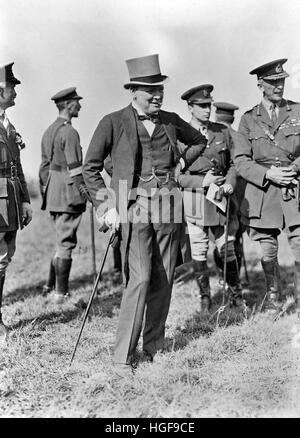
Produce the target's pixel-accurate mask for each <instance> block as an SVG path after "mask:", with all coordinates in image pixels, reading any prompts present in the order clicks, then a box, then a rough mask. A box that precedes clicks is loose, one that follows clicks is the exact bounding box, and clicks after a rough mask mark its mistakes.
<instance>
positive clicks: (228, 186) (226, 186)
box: [221, 184, 233, 195]
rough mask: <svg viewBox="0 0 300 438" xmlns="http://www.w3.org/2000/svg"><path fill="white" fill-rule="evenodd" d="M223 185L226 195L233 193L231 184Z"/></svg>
mask: <svg viewBox="0 0 300 438" xmlns="http://www.w3.org/2000/svg"><path fill="white" fill-rule="evenodd" d="M221 187H223V190H224V195H232V193H233V187H232V185H231V184H223V185H222V186H221Z"/></svg>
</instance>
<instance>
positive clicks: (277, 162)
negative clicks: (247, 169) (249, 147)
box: [254, 159, 291, 169]
mask: <svg viewBox="0 0 300 438" xmlns="http://www.w3.org/2000/svg"><path fill="white" fill-rule="evenodd" d="M254 161H255V162H256V163H257V164H260V165H261V166H263V167H267V168H268V169H270V167H271V166H276V167H285V166H290V165H291V161H286V160H279V159H278V160H272V161H268V162H265V161H259V160H254Z"/></svg>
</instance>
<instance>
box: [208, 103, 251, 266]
mask: <svg viewBox="0 0 300 438" xmlns="http://www.w3.org/2000/svg"><path fill="white" fill-rule="evenodd" d="M213 105H214V107H215V108H216V111H215V120H216V122H217V123H222V124H223V125H225V126H227V128H228V129H229V132H230V134H231V136H232V137H234V135H235V132H236V131H235V130H234V129H233V128H232V124H233V122H234V112H235V111H237V110H238V109H239V107H238V106H237V105H233V104H232V103H228V102H214V104H213ZM245 184H246V181H245V180H244V179H243V178H241V177H240V176H239V175H237V183H236V189H235V196H236V200H237V204H238V206H240V205H241V202H242V200H243V198H244V193H245ZM237 215H238V221H239V228H238V230H237V232H236V235H235V241H234V248H235V255H236V259H237V263H238V267H239V272H240V270H241V266H242V261H243V257H244V248H243V233H244V232H245V231H246V227H245V225H244V224H243V223H242V222H241V218H240V211H239V208H238V210H237ZM214 256H215V260H216V263H217V265H218V262H219V261H217V256H216V251H214Z"/></svg>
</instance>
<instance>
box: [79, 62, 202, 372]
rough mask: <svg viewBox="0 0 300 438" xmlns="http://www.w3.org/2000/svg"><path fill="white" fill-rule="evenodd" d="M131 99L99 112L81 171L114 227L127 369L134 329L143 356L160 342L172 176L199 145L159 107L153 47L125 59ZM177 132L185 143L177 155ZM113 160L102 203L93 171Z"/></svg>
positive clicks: (172, 228) (171, 251)
mask: <svg viewBox="0 0 300 438" xmlns="http://www.w3.org/2000/svg"><path fill="white" fill-rule="evenodd" d="M126 63H127V67H128V70H129V76H130V81H129V82H127V83H126V84H125V85H124V87H125V89H127V90H129V92H130V95H131V98H132V102H131V103H130V104H129V105H128V106H127V107H126V108H123V109H121V110H120V111H116V112H114V113H111V114H108V115H106V116H105V117H104V118H103V119H102V120H101V121H100V123H99V125H98V127H97V129H96V131H95V133H94V135H93V138H92V140H91V143H90V145H89V148H88V151H87V154H86V158H85V163H84V168H83V175H84V179H85V182H86V185H87V188H88V190H89V192H90V194H91V197H92V199H93V202H94V204H95V206H96V209H97V212H98V218H99V222H100V223H104V222H105V223H106V224H107V225H108V226H110V227H111V228H112V229H113V230H114V229H119V232H120V242H121V253H122V265H123V275H124V281H125V290H124V292H123V299H122V303H121V308H120V316H119V325H118V330H117V335H116V345H115V352H114V363H115V364H116V370H118V369H124V370H125V373H127V372H128V370H129V369H130V368H129V366H128V365H130V364H131V362H132V358H133V357H134V355H135V350H136V346H137V343H138V339H139V336H140V332H141V328H142V322H143V315H144V311H145V324H144V330H143V350H144V353H145V356H146V357H147V358H149V359H150V360H151V359H152V357H153V356H154V354H155V353H156V352H157V351H158V350H162V348H163V345H164V334H165V322H166V318H167V315H168V310H169V304H170V299H171V291H172V284H173V276H174V269H175V263H176V258H177V251H178V247H179V240H180V234H181V232H183V233H184V230H182V198H181V194H180V191H179V189H178V187H177V183H176V181H175V177H176V175H177V174H178V173H179V170H180V169H181V168H182V167H185V166H187V165H189V164H190V163H191V162H192V161H193V160H194V159H195V157H196V156H198V155H199V153H201V151H202V150H203V149H204V147H205V145H206V139H205V137H203V135H202V134H201V133H199V132H198V131H196V130H195V129H193V128H192V127H191V126H190V125H189V124H188V123H186V122H185V121H184V120H182V119H181V118H180V117H179V116H178V115H177V114H175V113H170V112H166V111H162V110H161V106H162V103H163V97H164V81H165V80H166V78H167V76H165V75H162V74H161V71H160V67H159V60H158V55H157V54H155V55H149V56H144V57H141V58H134V59H129V60H127V61H126ZM177 139H179V140H180V141H181V142H183V143H184V144H186V145H189V146H190V147H189V148H186V149H185V150H184V151H183V153H182V154H181V156H179V151H178V149H177V145H176V142H177ZM108 155H110V156H111V160H112V169H113V171H112V179H111V187H112V189H113V190H114V192H115V202H114V205H113V208H111V209H109V210H108V211H107V212H106V214H104V215H103V216H100V210H101V208H102V206H103V204H104V202H103V199H104V198H103V196H102V195H101V193H100V192H101V189H103V188H104V182H103V179H102V177H101V174H100V171H102V169H103V163H104V160H105V158H106V157H107V156H108Z"/></svg>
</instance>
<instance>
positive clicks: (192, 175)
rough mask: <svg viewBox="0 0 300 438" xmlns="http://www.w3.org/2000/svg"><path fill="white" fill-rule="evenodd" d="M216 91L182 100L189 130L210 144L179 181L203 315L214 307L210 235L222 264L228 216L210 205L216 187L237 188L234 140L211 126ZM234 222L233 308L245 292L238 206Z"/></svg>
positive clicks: (207, 87) (230, 256) (190, 93)
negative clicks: (238, 239)
mask: <svg viewBox="0 0 300 438" xmlns="http://www.w3.org/2000/svg"><path fill="white" fill-rule="evenodd" d="M213 88H214V87H213V85H211V84H203V85H199V86H196V87H193V88H191V89H189V90H187V91H186V92H184V93H183V94H182V96H181V99H183V100H185V101H187V104H188V109H189V111H190V113H191V115H192V119H191V122H190V124H191V126H193V127H194V128H195V129H197V130H198V131H200V132H201V133H202V134H203V135H204V136H205V137H206V138H207V140H208V142H207V146H206V149H205V152H204V153H203V155H201V156H200V157H199V158H198V159H197V160H196V161H195V162H194V163H193V164H192V165H191V166H190V167H189V168H186V169H184V171H183V173H182V175H181V176H180V180H179V182H180V185H181V187H182V188H183V189H184V210H185V216H186V220H187V224H188V230H189V235H190V242H191V248H192V257H193V265H194V272H195V276H196V280H197V283H198V286H199V291H200V296H201V307H200V308H201V311H204V312H207V311H208V310H209V308H210V306H211V290H210V283H209V272H208V267H207V252H208V246H209V230H211V232H212V234H213V236H214V238H215V242H216V250H217V257H216V259H217V262H218V260H221V265H220V264H219V263H218V264H219V265H220V267H222V266H223V264H224V255H225V251H224V250H225V223H226V215H225V214H224V213H222V211H221V210H220V209H219V208H218V207H217V206H216V205H215V204H213V203H212V202H211V201H210V200H208V199H206V194H207V191H208V188H209V187H210V185H211V184H212V183H214V184H216V185H217V186H219V187H220V189H221V190H222V191H223V194H224V195H225V196H226V195H227V196H230V195H232V194H233V191H234V189H235V185H236V171H235V169H234V166H233V162H232V159H231V148H232V140H231V136H230V133H229V130H228V129H227V128H226V127H225V126H224V125H221V124H219V123H214V122H211V121H210V120H209V119H210V114H211V104H212V101H213V99H212V96H211V92H212V90H213ZM230 205H231V211H230V221H229V227H228V245H227V283H228V285H229V286H230V292H231V303H232V304H233V305H234V306H238V307H239V306H241V305H242V304H243V301H242V289H241V284H240V280H239V274H238V269H237V260H236V255H235V250H234V239H235V232H236V230H237V218H236V214H234V213H235V204H234V202H233V201H232V202H231V203H230Z"/></svg>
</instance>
